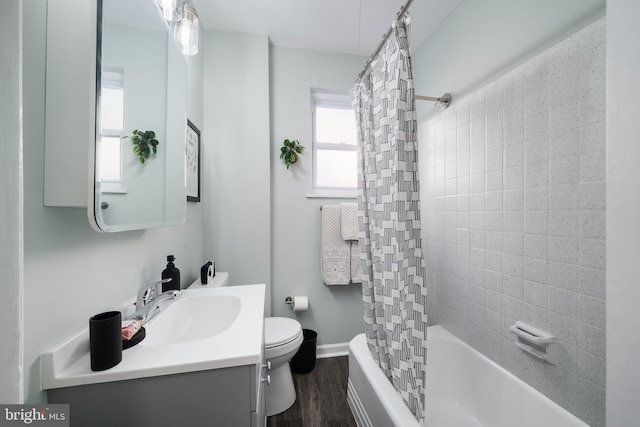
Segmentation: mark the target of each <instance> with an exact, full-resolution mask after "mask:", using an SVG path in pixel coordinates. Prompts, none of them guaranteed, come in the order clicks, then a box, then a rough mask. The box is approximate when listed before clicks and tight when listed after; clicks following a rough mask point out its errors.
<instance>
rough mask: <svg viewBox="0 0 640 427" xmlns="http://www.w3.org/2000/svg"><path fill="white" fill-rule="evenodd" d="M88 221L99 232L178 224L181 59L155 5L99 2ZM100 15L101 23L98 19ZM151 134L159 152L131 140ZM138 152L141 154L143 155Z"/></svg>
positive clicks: (142, 0)
mask: <svg viewBox="0 0 640 427" xmlns="http://www.w3.org/2000/svg"><path fill="white" fill-rule="evenodd" d="M101 12H102V13H101V14H100V13H99V16H98V19H99V24H98V55H97V56H98V70H99V72H98V73H97V74H98V79H97V82H96V86H97V94H98V96H97V112H96V147H95V148H96V149H95V154H96V155H95V165H94V166H95V168H94V169H95V180H94V183H95V185H94V203H93V209H94V217H95V222H96V225H97V226H98V228H99V229H100V230H101V231H106V232H112V231H123V230H134V229H142V228H151V227H161V226H166V225H178V224H182V223H183V222H184V219H185V213H186V193H185V171H184V167H185V166H184V165H185V133H186V123H187V115H186V108H187V70H186V61H185V59H184V56H183V55H182V53H181V52H180V49H179V47H178V45H177V43H176V42H175V40H174V37H173V34H172V32H170V30H169V29H168V27H167V25H166V24H165V22H164V21H163V19H162V16H161V14H160V11H159V10H158V8H157V7H156V4H155V2H154V0H102V10H101ZM100 18H102V19H100ZM135 130H139V131H142V132H145V131H153V133H155V139H156V140H157V141H158V144H157V147H156V148H157V150H156V151H157V152H156V153H154V152H153V147H152V146H151V145H149V153H148V154H144V153H145V151H144V150H145V149H144V148H143V147H142V145H141V144H139V139H138V138H132V136H134V135H133V133H134V131H135ZM141 153H142V154H141Z"/></svg>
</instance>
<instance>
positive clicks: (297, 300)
mask: <svg viewBox="0 0 640 427" xmlns="http://www.w3.org/2000/svg"><path fill="white" fill-rule="evenodd" d="M308 308H309V298H307V297H303V296H295V297H293V311H307V309H308Z"/></svg>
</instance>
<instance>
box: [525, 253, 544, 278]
mask: <svg viewBox="0 0 640 427" xmlns="http://www.w3.org/2000/svg"><path fill="white" fill-rule="evenodd" d="M548 273H549V266H548V261H547V260H543V259H537V258H529V257H525V258H524V279H525V280H529V281H534V282H538V283H543V284H546V283H547V279H548V277H547V276H548Z"/></svg>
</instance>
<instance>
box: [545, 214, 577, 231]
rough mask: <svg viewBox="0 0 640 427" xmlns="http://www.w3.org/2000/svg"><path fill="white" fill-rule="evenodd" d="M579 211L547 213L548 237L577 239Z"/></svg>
mask: <svg viewBox="0 0 640 427" xmlns="http://www.w3.org/2000/svg"><path fill="white" fill-rule="evenodd" d="M578 222H579V211H577V210H563V211H550V212H549V235H550V236H565V237H578Z"/></svg>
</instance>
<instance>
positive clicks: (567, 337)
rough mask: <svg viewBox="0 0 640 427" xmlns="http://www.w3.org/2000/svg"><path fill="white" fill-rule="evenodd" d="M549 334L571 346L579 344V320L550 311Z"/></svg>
mask: <svg viewBox="0 0 640 427" xmlns="http://www.w3.org/2000/svg"><path fill="white" fill-rule="evenodd" d="M548 315H549V332H551V334H553V335H554V336H555V337H556V338H557V339H559V340H562V341H565V342H567V343H568V344H571V345H576V344H577V343H578V320H577V319H575V318H572V317H569V316H566V315H564V314H561V313H556V312H553V311H549V313H548Z"/></svg>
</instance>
